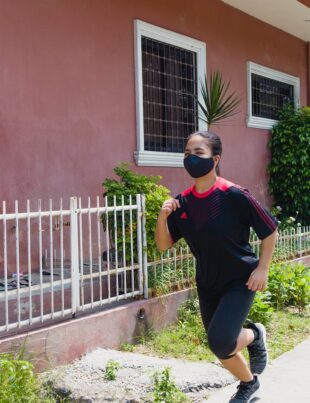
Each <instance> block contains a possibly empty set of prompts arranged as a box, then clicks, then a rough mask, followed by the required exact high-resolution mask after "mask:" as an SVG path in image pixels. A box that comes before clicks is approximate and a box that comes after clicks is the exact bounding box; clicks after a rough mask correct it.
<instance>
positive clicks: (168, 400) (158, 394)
mask: <svg viewBox="0 0 310 403" xmlns="http://www.w3.org/2000/svg"><path fill="white" fill-rule="evenodd" d="M153 382H154V391H153V395H154V403H182V402H188V401H189V400H188V398H187V396H186V395H185V394H184V393H182V392H181V391H180V390H179V389H178V387H177V386H176V384H175V382H174V380H173V379H171V375H170V368H169V367H167V368H165V369H164V370H163V371H162V372H159V371H157V372H155V374H154V375H153Z"/></svg>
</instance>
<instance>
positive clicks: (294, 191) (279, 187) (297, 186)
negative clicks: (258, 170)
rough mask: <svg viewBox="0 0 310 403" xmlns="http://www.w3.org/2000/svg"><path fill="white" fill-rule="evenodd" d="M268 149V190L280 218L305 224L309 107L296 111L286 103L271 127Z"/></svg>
mask: <svg viewBox="0 0 310 403" xmlns="http://www.w3.org/2000/svg"><path fill="white" fill-rule="evenodd" d="M268 146H269V148H270V150H271V162H270V164H269V166H268V168H267V170H268V173H269V188H270V192H271V194H272V195H273V197H274V200H275V204H276V205H279V206H282V211H281V217H282V218H283V219H285V218H289V217H294V218H295V219H296V220H297V221H299V222H300V223H301V224H303V225H307V224H308V221H309V216H310V181H309V177H310V163H309V156H310V107H304V108H301V109H298V110H295V109H294V107H293V106H292V105H291V104H286V105H285V106H284V107H283V109H282V110H281V111H280V115H279V122H278V123H277V124H276V125H275V126H274V127H273V129H272V135H271V137H270V139H269V142H268Z"/></svg>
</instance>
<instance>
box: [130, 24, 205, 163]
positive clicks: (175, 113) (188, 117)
mask: <svg viewBox="0 0 310 403" xmlns="http://www.w3.org/2000/svg"><path fill="white" fill-rule="evenodd" d="M135 40H136V41H135V45H136V49H135V56H136V94H137V129H138V130H137V138H138V141H137V144H138V150H137V151H136V152H135V159H136V162H137V164H138V165H148V166H183V150H184V141H185V139H186V137H187V136H188V135H189V134H190V133H192V132H193V131H195V130H197V129H205V126H204V124H203V123H202V122H200V121H199V119H198V107H197V102H196V101H195V99H194V97H193V96H192V95H195V96H197V91H198V84H199V81H200V79H201V78H202V77H203V75H204V72H205V65H206V50H205V44H204V43H202V42H199V41H197V40H195V39H192V38H188V37H186V36H183V35H180V34H176V33H174V32H171V31H167V30H165V29H162V28H158V27H155V26H153V25H150V24H146V23H144V22H142V21H139V20H136V21H135Z"/></svg>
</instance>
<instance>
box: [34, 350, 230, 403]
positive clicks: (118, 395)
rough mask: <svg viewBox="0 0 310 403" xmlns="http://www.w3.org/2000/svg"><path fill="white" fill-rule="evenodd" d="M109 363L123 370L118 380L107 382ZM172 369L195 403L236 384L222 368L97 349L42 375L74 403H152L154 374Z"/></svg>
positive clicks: (202, 363) (176, 378)
mask: <svg viewBox="0 0 310 403" xmlns="http://www.w3.org/2000/svg"><path fill="white" fill-rule="evenodd" d="M108 360H114V361H117V362H118V363H119V364H121V368H120V369H119V370H118V371H117V375H116V379H115V380H114V381H109V380H106V379H104V374H105V366H106V364H107V362H108ZM166 367H170V368H171V377H172V378H173V379H174V381H175V383H176V385H177V386H178V387H179V388H180V389H181V390H182V392H184V393H186V395H187V396H188V397H189V398H190V399H191V401H192V402H193V403H201V402H205V401H206V400H207V399H208V397H209V396H210V394H211V393H212V391H213V392H214V390H215V389H218V388H222V387H223V386H226V385H228V384H231V383H233V382H234V378H233V377H232V376H231V375H230V374H229V373H228V371H226V370H225V369H224V368H222V367H221V366H220V365H219V364H214V363H206V362H193V361H186V360H180V359H175V358H165V359H164V358H159V357H152V356H149V355H142V354H137V353H132V352H123V351H117V350H110V349H102V348H100V349H97V350H94V351H92V352H91V353H89V354H87V355H85V356H84V357H82V358H81V359H80V360H76V361H74V362H73V363H72V364H70V365H66V366H60V367H58V368H56V369H53V370H51V371H48V372H46V373H44V374H43V375H42V377H43V379H49V380H50V381H51V382H52V383H53V388H54V389H55V390H57V391H58V392H59V393H61V394H63V395H66V394H67V395H70V401H72V402H80V403H86V402H87V403H97V402H116V403H117V402H119V403H140V402H152V395H151V392H152V374H154V372H155V371H160V370H163V369H164V368H166Z"/></svg>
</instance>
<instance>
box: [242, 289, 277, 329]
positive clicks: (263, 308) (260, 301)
mask: <svg viewBox="0 0 310 403" xmlns="http://www.w3.org/2000/svg"><path fill="white" fill-rule="evenodd" d="M272 312H273V308H272V306H271V303H270V296H269V293H268V292H264V293H260V292H258V293H256V294H255V298H254V302H253V305H252V307H251V310H250V313H249V316H248V319H249V320H251V321H252V322H259V323H262V324H264V325H268V323H269V322H270V321H271V319H272Z"/></svg>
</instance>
